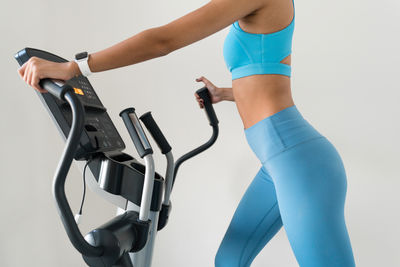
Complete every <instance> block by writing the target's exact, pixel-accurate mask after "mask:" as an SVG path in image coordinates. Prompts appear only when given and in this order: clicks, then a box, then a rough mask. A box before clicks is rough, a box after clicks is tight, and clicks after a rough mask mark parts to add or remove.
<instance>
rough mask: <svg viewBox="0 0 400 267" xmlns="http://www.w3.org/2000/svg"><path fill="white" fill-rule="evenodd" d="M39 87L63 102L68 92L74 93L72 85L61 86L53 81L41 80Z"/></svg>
mask: <svg viewBox="0 0 400 267" xmlns="http://www.w3.org/2000/svg"><path fill="white" fill-rule="evenodd" d="M39 85H40V86H41V87H42V88H43V89H46V90H47V91H48V92H49V93H50V94H52V95H54V96H55V97H57V98H58V99H61V100H65V98H64V95H65V94H66V93H67V92H68V91H72V92H74V89H73V88H72V87H71V85H68V84H64V85H62V86H60V85H58V84H56V82H55V81H53V80H51V79H42V80H40V82H39Z"/></svg>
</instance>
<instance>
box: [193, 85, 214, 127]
mask: <svg viewBox="0 0 400 267" xmlns="http://www.w3.org/2000/svg"><path fill="white" fill-rule="evenodd" d="M196 93H197V94H198V95H199V96H200V98H201V99H203V101H204V102H203V103H204V109H205V111H206V114H207V117H208V121H209V122H210V125H211V126H217V125H218V122H219V121H218V118H217V115H216V114H215V110H214V108H213V106H212V103H211V98H210V94H209V92H208V89H207V87H203V88H200V89H199V90H197V91H196Z"/></svg>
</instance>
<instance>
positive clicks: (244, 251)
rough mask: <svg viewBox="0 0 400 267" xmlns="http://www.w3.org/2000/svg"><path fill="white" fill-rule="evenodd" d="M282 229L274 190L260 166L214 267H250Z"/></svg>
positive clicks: (224, 239)
mask: <svg viewBox="0 0 400 267" xmlns="http://www.w3.org/2000/svg"><path fill="white" fill-rule="evenodd" d="M281 227H282V221H281V217H280V213H279V207H278V203H277V199H276V193H275V187H274V184H273V181H272V179H271V177H269V175H268V174H267V173H266V172H265V171H264V169H263V168H262V167H261V168H260V170H259V171H258V173H257V175H256V176H255V177H254V179H253V181H252V182H251V184H250V185H249V187H248V188H247V190H246V192H245V194H244V195H243V197H242V199H241V201H240V203H239V205H238V207H237V209H236V211H235V213H234V215H233V218H232V220H231V222H230V225H229V227H228V229H227V231H226V233H225V236H224V238H223V240H222V242H221V245H220V247H219V249H218V252H217V255H216V258H215V266H217V267H225V266H226V267H232V266H235V267H244V266H246V267H247V266H250V264H251V262H252V261H253V259H254V258H255V257H256V255H257V254H258V253H259V252H260V251H261V249H262V248H263V247H264V246H265V245H266V244H267V243H268V241H269V240H271V238H272V237H273V236H274V235H275V234H276V233H277V232H278V231H279V229H281Z"/></svg>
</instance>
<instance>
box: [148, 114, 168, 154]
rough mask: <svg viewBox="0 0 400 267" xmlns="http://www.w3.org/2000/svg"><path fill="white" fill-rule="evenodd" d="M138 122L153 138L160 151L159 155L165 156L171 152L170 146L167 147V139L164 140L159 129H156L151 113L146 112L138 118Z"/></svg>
mask: <svg viewBox="0 0 400 267" xmlns="http://www.w3.org/2000/svg"><path fill="white" fill-rule="evenodd" d="M140 120H141V121H142V122H143V123H144V125H145V126H146V128H147V130H149V132H150V134H151V136H153V138H154V140H155V141H156V143H157V145H158V147H159V148H160V149H161V153H163V154H167V153H168V152H170V151H171V146H170V145H169V143H168V141H167V139H165V136H164V134H163V133H162V132H161V129H160V127H158V125H157V123H156V122H155V120H154V118H153V116H152V115H151V112H150V111H149V112H146V113H144V114H143V115H142V116H140Z"/></svg>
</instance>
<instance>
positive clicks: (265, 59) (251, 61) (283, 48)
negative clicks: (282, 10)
mask: <svg viewBox="0 0 400 267" xmlns="http://www.w3.org/2000/svg"><path fill="white" fill-rule="evenodd" d="M293 8H294V1H293ZM294 17H295V15H294V14H293V19H292V22H291V23H290V24H289V25H288V26H286V27H285V28H284V29H282V30H279V31H277V32H273V33H268V34H257V33H249V32H245V31H243V30H242V29H241V28H240V26H239V23H238V21H235V22H234V23H233V24H232V26H231V28H230V30H229V33H228V35H227V36H226V38H225V41H224V46H223V54H224V59H225V63H226V66H227V67H228V69H229V71H230V72H232V80H234V79H238V78H241V77H245V76H250V75H254V74H281V75H286V76H289V77H290V75H291V67H290V65H287V64H283V63H280V62H281V61H282V60H283V59H284V58H286V57H287V56H289V55H290V54H291V53H292V37H293V30H294Z"/></svg>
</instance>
